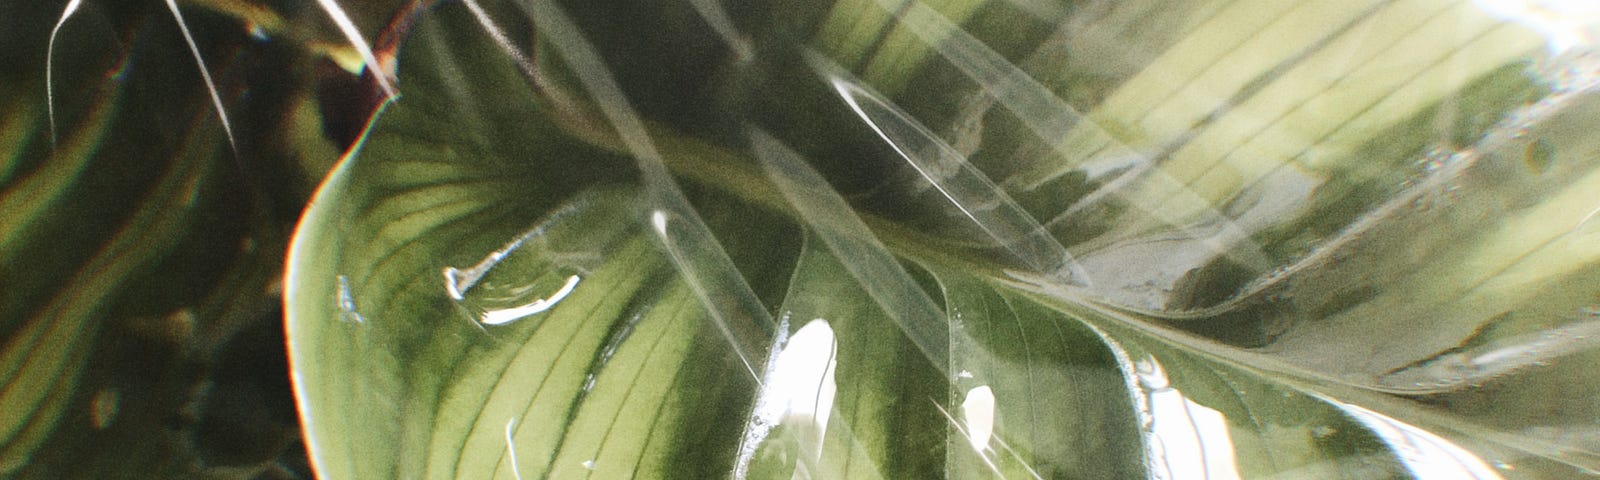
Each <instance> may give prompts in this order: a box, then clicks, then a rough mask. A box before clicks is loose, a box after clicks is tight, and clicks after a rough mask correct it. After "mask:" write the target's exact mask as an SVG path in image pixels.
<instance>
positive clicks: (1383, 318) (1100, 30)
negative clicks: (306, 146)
mask: <svg viewBox="0 0 1600 480" xmlns="http://www.w3.org/2000/svg"><path fill="white" fill-rule="evenodd" d="M1171 3H1172V2H1160V1H1154V0H1151V1H1137V2H1106V3H1105V4H1101V3H1099V2H1070V3H1065V4H1054V3H1048V2H993V3H984V2H969V1H959V0H957V1H930V2H917V1H909V2H890V1H887V0H883V1H870V0H859V1H841V2H837V3H833V4H822V3H809V2H794V3H786V4H781V5H780V4H776V3H774V4H766V3H753V4H749V5H742V6H740V7H739V8H737V9H736V10H732V11H724V9H723V7H722V6H719V5H718V4H716V3H715V2H709V1H704V2H701V1H695V2H689V3H688V4H683V5H649V6H647V7H641V8H638V9H628V8H621V7H617V6H614V5H607V4H603V3H602V4H594V5H590V4H577V3H568V4H561V3H556V2H534V3H527V4H517V5H500V4H491V3H484V4H481V5H480V3H479V2H465V3H463V4H453V3H450V4H441V5H437V6H434V7H433V8H432V9H431V10H430V11H429V12H427V13H426V14H424V15H423V16H422V17H421V19H420V20H419V21H418V23H417V24H416V25H413V26H410V27H409V30H406V31H408V32H409V37H408V38H407V40H406V42H405V44H404V45H403V46H402V48H401V49H400V50H399V67H398V71H399V79H400V80H399V83H398V86H399V88H400V90H401V92H402V94H401V96H400V97H399V98H398V99H396V100H394V101H392V102H391V103H390V104H388V105H387V106H385V107H384V109H383V110H382V111H381V113H380V114H379V115H378V116H377V117H376V118H375V120H374V121H373V123H372V124H371V125H370V126H369V128H368V131H367V132H366V133H365V135H364V137H363V139H362V140H361V142H360V144H359V145H358V146H357V147H356V148H355V149H354V150H353V151H352V152H351V153H350V155H349V156H347V158H346V159H345V160H343V161H342V162H341V164H340V165H339V167H338V168H337V170H336V171H335V172H334V173H333V174H332V176H331V177H330V178H329V179H328V180H327V181H326V182H325V183H324V185H323V187H322V188H321V190H320V191H319V193H318V194H317V196H316V198H315V200H314V201H313V203H312V205H311V207H310V209H309V210H308V212H307V213H306V215H305V217H304V218H303V219H302V222H301V225H300V229H299V232H298V233H297V234H296V238H295V241H294V246H293V249H292V251H291V258H290V267H289V278H288V281H287V298H286V302H287V303H286V308H287V310H288V314H289V318H288V321H289V336H290V338H289V342H290V350H291V354H292V356H293V369H294V372H295V373H294V375H295V382H296V385H297V389H298V392H299V400H300V404H301V409H302V410H301V415H302V421H303V424H304V426H305V428H306V434H307V437H308V439H309V441H310V443H311V455H312V458H313V463H314V464H315V465H316V466H317V469H318V471H319V473H320V474H321V475H323V476H324V477H327V478H544V477H550V478H570V477H578V476H589V477H596V478H627V477H640V478H658V477H671V478H706V477H723V476H733V477H739V478H746V477H749V478H798V477H805V478H929V477H952V478H987V477H1000V478H1012V477H1021V478H1029V477H1033V478H1138V477H1149V478H1189V477H1196V478H1200V477H1214V478H1233V477H1241V476H1242V477H1250V478H1259V477H1285V478H1326V477H1352V478H1392V477H1404V476H1412V477H1420V478H1498V477H1526V478H1564V477H1568V476H1572V475H1577V474H1587V473H1591V472H1592V471H1594V470H1593V469H1596V468H1600V456H1597V453H1600V443H1596V437H1595V436H1594V435H1593V433H1592V432H1593V431H1594V429H1595V427H1596V425H1595V422H1594V419H1595V418H1600V416H1597V414H1600V411H1597V408H1600V405H1597V404H1595V402H1593V401H1592V400H1589V399H1591V398H1593V397H1594V394H1596V393H1600V392H1596V390H1597V389H1600V379H1597V378H1596V377H1595V376H1594V374H1593V373H1592V372H1587V371H1585V368H1584V365H1586V364H1588V360H1592V359H1594V355H1595V354H1596V353H1595V350H1594V349H1593V348H1591V347H1592V345H1593V338H1594V335H1593V331H1594V330H1595V329H1596V327H1595V325H1596V324H1595V323H1594V320H1593V319H1592V316H1593V313H1592V312H1593V309H1592V303H1593V301H1594V294H1595V287H1596V285H1600V284H1597V283H1596V279H1597V277H1596V274H1597V273H1600V270H1597V269H1596V268H1595V260H1596V259H1597V257H1596V254H1597V253H1600V249H1596V247H1594V245H1596V243H1595V242H1594V241H1593V237H1592V233H1593V232H1592V230H1593V227H1592V226H1591V225H1590V221H1589V220H1590V217H1592V216H1593V211H1594V208H1595V205H1600V193H1596V192H1600V189H1596V188H1594V187H1595V186H1594V185H1593V183H1594V182H1596V181H1597V180H1595V179H1596V178H1600V176H1597V175H1600V174H1597V173H1595V172H1596V171H1595V169H1594V167H1595V159H1596V158H1600V155H1597V153H1600V142H1597V141H1595V140H1594V139H1593V137H1592V135H1589V134H1587V131H1589V130H1590V129H1592V127H1593V126H1594V125H1595V124H1596V123H1597V122H1596V119H1597V118H1600V99H1597V98H1596V97H1595V96H1594V95H1592V94H1591V93H1590V90H1592V89H1593V88H1594V86H1595V84H1596V83H1597V82H1596V81H1595V78H1597V77H1596V76H1595V69H1594V65H1595V60H1594V58H1593V53H1591V52H1589V51H1587V50H1584V49H1585V48H1587V47H1586V46H1584V45H1579V46H1578V47H1577V48H1575V49H1574V48H1567V47H1568V45H1555V44H1547V43H1546V40H1547V38H1546V37H1544V36H1541V33H1540V32H1538V31H1535V30H1530V29H1529V28H1528V25H1534V24H1535V23H1537V21H1538V20H1539V19H1540V18H1544V17H1537V15H1536V14H1535V13H1537V12H1535V13H1528V12H1533V11H1532V10H1529V11H1523V12H1522V13H1521V14H1516V13H1517V12H1515V11H1512V12H1511V13H1507V11H1506V10H1504V9H1500V10H1489V9H1486V7H1482V6H1480V5H1479V2H1466V1H1445V0H1436V1H1403V0H1397V1H1371V2H1333V1H1326V2H1301V3H1284V2H1271V1H1243V0H1241V1H1234V2H1188V3H1183V4H1179V5H1172V4H1171ZM1564 8H1572V9H1576V10H1573V11H1576V12H1579V13H1582V12H1587V10H1582V7H1564ZM1568 13H1569V14H1572V15H1577V14H1576V13H1572V11H1569V12H1568ZM1519 15H1520V16H1519ZM1578 18H1583V19H1585V20H1583V21H1581V22H1578V24H1580V25H1589V26H1590V27H1586V28H1592V19H1589V18H1588V17H1578ZM1146 22H1148V23H1149V26H1147V25H1146ZM1584 22H1591V23H1584ZM530 32H532V33H531V34H530ZM740 32H747V33H740ZM1118 46H1128V48H1130V49H1131V51H1130V52H1127V53H1126V54H1123V53H1121V52H1119V51H1117V50H1116V49H1117V47H1118ZM1547 47H1549V48H1548V49H1547ZM650 52H671V53H670V54H663V55H653V54H651V53H650ZM1556 53H1559V55H1555V54H1556ZM1080 57H1083V58H1106V59H1108V63H1107V64H1104V65H1101V64H1094V63H1093V62H1089V61H1087V60H1084V59H1083V58H1080ZM1079 112H1086V113H1081V114H1080V113H1079Z"/></svg>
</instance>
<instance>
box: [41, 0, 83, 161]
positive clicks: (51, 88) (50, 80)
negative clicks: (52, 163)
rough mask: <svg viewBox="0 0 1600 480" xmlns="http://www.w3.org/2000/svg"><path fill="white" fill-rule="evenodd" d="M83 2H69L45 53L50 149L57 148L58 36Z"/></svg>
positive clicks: (45, 88) (75, 0)
mask: <svg viewBox="0 0 1600 480" xmlns="http://www.w3.org/2000/svg"><path fill="white" fill-rule="evenodd" d="M82 4H83V0H72V1H69V2H67V8H64V9H62V10H61V19H60V20H56V26H55V28H52V29H50V44H49V45H48V46H46V47H45V51H44V102H45V110H46V111H47V112H49V115H50V147H51V148H55V146H56V96H55V85H56V84H55V78H54V77H55V68H54V66H53V63H54V61H55V58H56V35H57V34H59V33H61V26H62V25H66V24H67V19H68V18H70V17H72V14H73V13H77V11H78V7H79V6H80V5H82Z"/></svg>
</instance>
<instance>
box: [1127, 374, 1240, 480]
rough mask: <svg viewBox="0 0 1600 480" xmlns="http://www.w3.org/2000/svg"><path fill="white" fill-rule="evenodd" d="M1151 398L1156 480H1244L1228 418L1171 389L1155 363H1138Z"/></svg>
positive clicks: (1143, 385)
mask: <svg viewBox="0 0 1600 480" xmlns="http://www.w3.org/2000/svg"><path fill="white" fill-rule="evenodd" d="M1134 369H1135V374H1136V375H1137V376H1138V377H1139V386H1140V387H1141V388H1142V389H1143V390H1144V391H1145V392H1146V395H1147V397H1148V398H1149V403H1148V408H1149V412H1148V413H1149V417H1148V418H1149V422H1150V425H1148V426H1147V428H1148V432H1149V433H1148V435H1149V436H1148V441H1147V447H1146V448H1147V456H1148V458H1147V461H1148V463H1149V467H1150V475H1151V477H1152V478H1164V479H1168V478H1204V479H1212V480H1215V479H1235V478H1240V476H1239V467H1238V465H1236V464H1235V462H1234V451H1233V438H1232V436H1231V435H1230V434H1229V433H1228V420H1227V417H1225V416H1223V415H1222V412H1218V411H1216V410H1213V409H1210V408H1207V407H1206V406H1204V405H1201V404H1198V403H1195V402H1194V401H1193V400H1190V399H1189V398H1188V397H1185V396H1184V395H1183V393H1182V392H1179V391H1178V389H1176V388H1172V385H1171V382H1169V381H1168V380H1167V374H1166V372H1165V371H1163V370H1162V369H1161V365H1160V364H1158V363H1156V360H1155V358H1152V357H1145V358H1144V359H1143V360H1140V361H1138V362H1134Z"/></svg>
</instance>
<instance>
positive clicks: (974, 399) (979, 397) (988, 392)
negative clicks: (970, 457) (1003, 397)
mask: <svg viewBox="0 0 1600 480" xmlns="http://www.w3.org/2000/svg"><path fill="white" fill-rule="evenodd" d="M961 420H962V421H963V423H966V424H967V443H970V444H972V449H973V450H976V451H977V452H978V454H979V455H982V454H983V452H984V450H985V449H988V448H989V438H990V437H992V436H993V435H994V389H991V388H989V386H988V385H983V386H979V387H976V388H973V389H971V390H967V398H966V400H963V401H962V402H961Z"/></svg>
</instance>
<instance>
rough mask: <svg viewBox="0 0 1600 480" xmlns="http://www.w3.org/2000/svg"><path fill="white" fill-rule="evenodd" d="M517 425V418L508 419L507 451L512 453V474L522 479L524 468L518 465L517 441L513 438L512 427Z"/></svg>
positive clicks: (518, 479) (519, 479)
mask: <svg viewBox="0 0 1600 480" xmlns="http://www.w3.org/2000/svg"><path fill="white" fill-rule="evenodd" d="M516 425H517V419H515V418H512V419H507V420H506V452H507V453H508V454H510V455H511V476H513V477H516V479H517V480H522V468H521V467H518V466H517V442H516V440H513V439H512V438H511V432H512V428H513V427H515V426H516Z"/></svg>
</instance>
